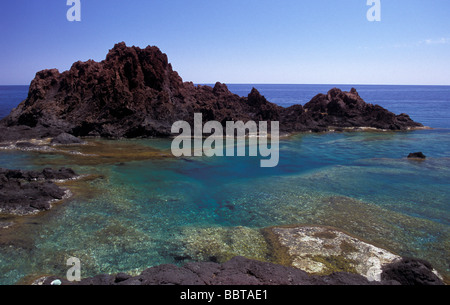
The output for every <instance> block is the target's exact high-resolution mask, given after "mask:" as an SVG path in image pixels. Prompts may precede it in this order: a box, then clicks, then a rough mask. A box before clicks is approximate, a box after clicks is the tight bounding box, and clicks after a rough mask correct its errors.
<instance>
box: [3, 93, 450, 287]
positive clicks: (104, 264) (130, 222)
mask: <svg viewBox="0 0 450 305" xmlns="http://www.w3.org/2000/svg"><path fill="white" fill-rule="evenodd" d="M241 86H246V85H241ZM230 88H232V86H230ZM234 89H235V90H236V88H234ZM300 89H301V88H300ZM300 89H298V90H297V91H296V92H297V93H296V94H299V92H300V91H301V90H300ZM264 90H267V91H266V93H265V94H266V96H267V95H270V94H275V93H274V92H273V91H271V89H270V88H267V87H266V88H262V89H260V91H262V92H264ZM385 90H387V89H385ZM402 90H403V88H402ZM427 90H429V88H428V89H427ZM437 90H441V88H438V89H437ZM446 90H447V94H448V91H449V89H448V88H447V89H446ZM281 91H282V90H281ZM323 91H324V90H321V91H318V92H323ZM282 92H284V91H282ZM305 92H306V91H305ZM307 92H309V91H307ZM316 93H317V92H316ZM304 94H305V95H307V94H309V93H304ZM360 94H361V95H362V93H361V92H360ZM422 94H423V96H422V108H423V104H424V103H425V102H426V101H424V100H426V98H425V97H424V96H427V93H422ZM433 94H435V93H433ZM242 95H243V94H242ZM291 95H292V93H291ZM400 95H401V94H400ZM437 95H438V96H441V99H443V100H445V99H446V98H447V96H449V95H446V96H444V95H439V94H437ZM269 100H270V99H269ZM439 103H444V102H442V101H440V102H439ZM397 104H401V103H400V102H398V101H397ZM403 105H404V107H403V108H402V107H400V106H399V105H397V106H396V107H399V108H400V109H398V110H399V111H400V112H407V113H411V111H408V110H412V112H414V113H417V114H416V116H417V117H415V118H414V119H416V120H418V121H421V120H420V118H421V117H420V111H418V108H417V107H419V103H409V104H403ZM405 105H406V106H405ZM408 107H409V108H410V109H408ZM388 108H389V107H388ZM433 109H434V108H433ZM430 111H431V110H430ZM433 111H437V110H436V109H434V110H433ZM447 115H448V113H447V112H441V113H440V114H439V116H437V117H434V119H433V118H432V117H431V115H430V114H429V112H424V114H423V117H424V119H426V120H428V122H432V121H433V120H435V121H436V122H437V125H439V127H440V128H438V129H434V130H420V131H411V132H347V133H323V134H299V135H296V136H293V137H290V138H286V139H283V140H282V141H281V142H280V163H279V165H278V166H277V167H275V168H261V167H260V166H259V161H260V158H251V157H214V158H207V157H200V158H184V159H174V158H147V159H145V160H125V161H124V160H121V161H120V162H119V161H117V160H115V159H114V160H111V161H108V159H102V160H99V161H98V162H94V163H92V162H91V161H92V160H91V161H89V160H84V159H83V158H81V157H73V156H68V155H55V154H36V153H25V152H24V153H17V152H7V151H3V152H0V164H1V166H2V167H8V168H43V167H45V166H52V167H55V165H65V166H70V167H72V168H74V169H75V170H76V171H78V172H80V173H86V174H96V175H98V176H96V177H94V178H93V179H89V180H87V181H84V182H80V183H81V184H80V185H79V189H77V188H76V184H74V185H75V188H73V192H74V194H75V196H74V197H72V198H71V199H69V200H67V201H65V202H64V203H63V204H60V205H57V206H55V207H54V208H53V209H52V210H51V211H49V212H46V213H43V214H42V215H39V216H33V217H25V218H23V219H22V221H21V222H20V223H19V224H18V225H17V229H15V231H14V230H13V228H12V229H8V230H7V231H3V232H2V231H0V234H2V235H0V284H12V283H16V282H18V281H20V280H21V279H23V278H24V277H26V276H38V275H43V274H57V275H60V276H64V275H65V272H66V270H67V269H68V267H67V266H65V261H66V260H67V258H69V257H71V256H75V257H78V258H80V260H81V262H82V276H91V275H95V274H98V273H116V272H121V271H123V272H139V270H142V269H145V268H146V267H150V266H154V265H157V264H162V263H173V264H184V263H186V262H188V261H192V260H216V259H217V257H220V255H223V252H225V251H228V252H232V253H231V254H244V255H248V256H254V257H264V255H265V252H264V251H265V250H264V249H263V247H262V246H260V245H259V244H258V242H259V239H258V236H259V235H258V234H259V229H260V228H264V227H268V226H276V225H288V224H319V225H330V226H334V227H338V228H341V229H343V230H345V231H347V232H350V233H353V234H355V235H357V236H359V237H361V238H364V239H365V240H367V241H369V242H373V243H375V244H377V245H381V246H383V247H385V248H388V249H389V250H391V251H394V252H396V253H398V254H400V255H405V256H414V257H419V258H424V259H427V260H429V261H430V262H431V263H432V264H433V265H434V266H435V267H436V268H438V269H439V271H441V272H442V273H444V274H446V275H448V274H449V273H450V270H449V252H450V251H449V250H450V238H449V237H450V231H449V226H450V205H449V202H450V187H449V183H448V181H450V129H449V126H448V124H449V123H448V122H449V121H446V117H447ZM101 143H103V144H104V145H105V146H106V147H108V145H111V147H113V146H117V145H118V144H117V143H120V145H123V147H124V149H125V150H126V148H127V147H129V149H130V150H131V151H133V150H135V149H136V147H147V148H148V149H153V148H154V149H158V150H163V151H164V150H166V149H168V148H169V147H170V141H169V140H161V139H158V140H156V139H153V140H152V139H149V140H130V141H120V142H110V141H106V140H105V141H101ZM111 149H112V148H111ZM415 151H423V152H424V153H425V154H426V155H427V157H428V158H427V159H426V160H425V161H415V160H408V159H407V158H406V156H407V155H408V153H410V152H415ZM0 221H1V219H0ZM236 227H238V228H240V229H239V230H238V232H239V234H238V235H236V234H235V235H232V233H233V232H236ZM249 240H250V242H248V241H249ZM244 242H246V243H247V244H248V245H246V247H244V246H243V245H242V244H243V243H244ZM211 245H214V246H213V247H211ZM247 246H249V247H250V250H249V249H248V248H247ZM211 248H213V249H211ZM258 251H260V252H258Z"/></svg>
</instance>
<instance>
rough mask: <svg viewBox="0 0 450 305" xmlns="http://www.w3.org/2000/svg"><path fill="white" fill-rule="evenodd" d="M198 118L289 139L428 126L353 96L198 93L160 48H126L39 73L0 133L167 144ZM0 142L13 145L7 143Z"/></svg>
mask: <svg viewBox="0 0 450 305" xmlns="http://www.w3.org/2000/svg"><path fill="white" fill-rule="evenodd" d="M196 112H201V113H202V114H203V119H204V121H207V120H216V121H219V122H225V121H237V120H243V121H248V120H254V121H261V120H263V121H273V120H276V121H280V129H281V130H282V131H285V132H295V131H309V130H312V131H324V130H327V129H328V128H329V127H330V126H333V127H361V126H364V127H374V128H381V129H391V130H405V129H408V128H411V127H420V126H422V125H421V124H419V123H416V122H414V121H412V120H411V119H410V118H409V117H408V116H407V115H405V114H402V115H395V114H393V113H391V112H389V111H387V110H386V109H384V108H382V107H380V106H376V105H371V104H367V103H365V102H364V101H363V100H362V99H361V98H360V97H359V95H358V93H357V92H356V90H354V89H352V91H351V92H342V91H341V90H339V89H332V90H331V91H330V92H328V94H326V95H325V94H318V95H317V96H316V97H314V98H313V99H312V100H311V101H310V102H309V103H307V104H306V105H304V106H301V105H295V106H292V107H289V108H283V107H280V106H277V105H275V104H273V103H270V102H268V101H267V100H266V99H265V98H264V97H263V96H261V94H260V93H259V92H258V91H257V90H256V89H253V90H252V91H251V92H250V94H249V95H248V96H247V97H239V96H237V95H235V94H233V93H231V92H230V91H229V90H228V88H227V86H226V85H225V84H221V83H216V85H215V86H214V87H210V86H194V84H192V83H190V82H183V81H182V79H181V77H180V76H179V75H178V73H177V72H175V71H174V70H173V69H172V66H171V64H170V63H169V62H168V59H167V56H166V55H165V54H164V53H162V52H161V51H160V50H159V49H158V48H157V47H151V46H149V47H147V48H145V49H141V48H138V47H127V46H126V45H125V43H123V42H122V43H119V44H116V45H115V46H114V48H113V49H112V50H110V51H109V53H108V54H107V56H106V59H105V60H103V61H101V62H95V61H92V60H89V61H87V62H76V63H74V64H73V65H72V67H71V69H70V70H68V71H65V72H63V73H60V72H58V70H56V69H52V70H44V71H40V72H38V73H37V74H36V77H35V79H34V80H33V81H32V82H31V85H30V89H29V93H28V97H27V99H26V100H25V101H23V102H22V103H21V104H20V105H19V106H18V107H17V108H16V109H14V110H13V111H12V112H11V114H10V115H9V116H8V117H6V118H5V119H4V120H2V121H1V123H0V126H1V127H0V128H2V129H4V128H10V132H9V134H10V135H11V136H10V137H9V138H11V137H20V136H21V137H27V135H29V136H31V135H32V136H36V133H37V134H40V135H41V136H56V135H58V134H60V133H62V132H66V133H69V134H72V135H75V136H102V137H113V138H117V137H126V138H134V137H151V136H169V135H171V133H170V130H171V126H172V124H173V123H174V122H175V121H178V120H184V121H187V122H190V123H192V122H193V118H194V115H193V114H194V113H196ZM23 126H29V127H31V128H30V129H28V128H24V127H23ZM17 130H18V131H17ZM0 134H5V133H4V132H2V133H0ZM12 135H13V136H12ZM2 140H3V141H4V140H10V139H8V138H7V136H6V135H2V136H0V141H2Z"/></svg>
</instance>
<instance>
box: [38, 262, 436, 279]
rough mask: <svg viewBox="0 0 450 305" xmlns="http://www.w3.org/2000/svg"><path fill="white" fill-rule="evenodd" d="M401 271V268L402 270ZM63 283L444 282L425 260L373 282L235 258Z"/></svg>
mask: <svg viewBox="0 0 450 305" xmlns="http://www.w3.org/2000/svg"><path fill="white" fill-rule="evenodd" d="M400 269H401V271H398V270H400ZM405 270H409V272H410V273H411V274H414V275H415V276H418V277H420V280H418V281H410V280H408V281H405V278H408V275H406V271H405ZM57 279H58V278H57V277H54V276H51V277H46V278H45V279H44V280H43V283H42V284H44V285H50V284H51V283H52V282H53V281H55V280H57ZM60 281H61V284H63V285H380V284H381V285H400V284H418V283H420V284H430V285H431V284H433V285H436V284H437V285H442V284H443V283H442V281H440V279H439V278H437V277H436V276H435V275H434V274H433V273H432V272H431V266H429V265H428V264H426V263H423V262H422V261H417V260H409V261H408V262H403V261H401V262H398V263H397V264H396V265H395V266H392V267H391V266H390V265H389V266H387V267H386V271H385V273H384V275H383V280H382V281H381V282H370V281H368V280H367V278H365V277H363V276H361V275H357V274H352V273H346V272H337V273H333V274H331V275H327V276H315V275H308V274H307V273H306V272H305V271H302V270H300V269H297V268H294V267H286V266H281V265H276V264H272V263H267V262H261V261H256V260H251V259H247V258H244V257H240V256H237V257H234V258H232V259H231V260H230V261H228V262H226V263H223V264H218V263H213V262H202V263H188V264H186V265H185V266H183V267H176V266H174V265H160V266H156V267H152V268H149V269H147V270H144V271H143V272H142V273H141V274H140V275H138V276H134V277H133V276H130V275H127V274H124V273H119V274H117V275H98V276H95V277H92V278H86V279H82V280H81V281H80V282H72V283H71V282H68V281H67V280H64V279H62V280H61V279H60Z"/></svg>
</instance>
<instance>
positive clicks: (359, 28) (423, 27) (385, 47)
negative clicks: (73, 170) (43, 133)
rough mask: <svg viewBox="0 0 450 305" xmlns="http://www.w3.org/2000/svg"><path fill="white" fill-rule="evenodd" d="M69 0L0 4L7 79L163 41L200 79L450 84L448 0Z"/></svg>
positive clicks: (178, 63)
mask: <svg viewBox="0 0 450 305" xmlns="http://www.w3.org/2000/svg"><path fill="white" fill-rule="evenodd" d="M81 5H82V7H81V18H82V20H81V22H69V21H68V20H67V19H66V12H67V10H68V9H69V6H67V5H66V0H39V1H36V0H14V1H5V0H3V1H1V4H0V29H1V32H0V33H1V34H0V35H1V36H0V41H1V48H0V84H4V85H6V84H29V83H30V81H31V80H32V79H33V78H34V75H35V73H36V72H37V71H39V70H42V69H47V68H57V69H59V70H60V71H64V70H67V69H69V68H70V66H71V65H72V63H73V62H75V61H77V60H82V61H85V60H88V59H94V60H97V61H100V60H103V59H104V58H105V56H106V54H107V52H108V50H109V49H111V48H112V47H113V46H114V44H115V43H117V42H120V41H125V42H126V44H127V45H130V46H131V45H135V46H139V47H146V46H147V45H156V46H158V47H159V48H160V49H161V50H162V51H163V52H164V53H166V54H167V55H168V57H169V61H170V62H171V63H172V65H173V67H174V69H175V70H177V71H178V72H179V74H180V75H181V77H182V78H183V80H185V81H193V82H195V83H214V82H216V81H221V82H225V83H290V84H422V85H450V72H449V71H450V18H449V12H450V1H448V0H427V1H425V0H381V21H380V22H369V21H368V20H367V18H366V12H367V10H368V9H369V6H367V3H366V0H310V1H301V0H284V1H283V0H281V1H267V0H239V1H237V0H226V1H222V0H132V1H123V0H109V1H107V0H81Z"/></svg>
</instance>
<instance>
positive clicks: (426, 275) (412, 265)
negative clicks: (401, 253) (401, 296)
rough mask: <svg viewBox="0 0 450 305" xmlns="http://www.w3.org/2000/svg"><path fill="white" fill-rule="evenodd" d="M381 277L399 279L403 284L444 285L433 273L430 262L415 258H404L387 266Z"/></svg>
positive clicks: (386, 279) (385, 279) (392, 279)
mask: <svg viewBox="0 0 450 305" xmlns="http://www.w3.org/2000/svg"><path fill="white" fill-rule="evenodd" d="M381 279H382V280H384V281H389V280H391V281H397V282H399V283H400V284H402V285H444V283H443V282H442V280H441V279H440V278H439V277H438V276H437V275H436V274H434V273H433V267H432V266H431V264H430V263H428V262H426V261H424V260H420V259H413V258H403V259H402V260H401V261H399V262H397V263H393V264H390V265H387V266H385V267H384V268H383V273H382V274H381Z"/></svg>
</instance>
